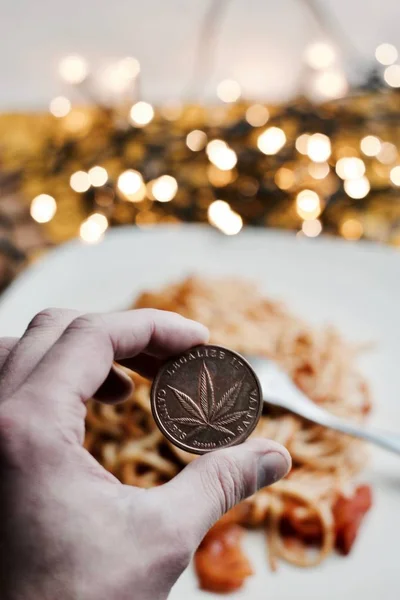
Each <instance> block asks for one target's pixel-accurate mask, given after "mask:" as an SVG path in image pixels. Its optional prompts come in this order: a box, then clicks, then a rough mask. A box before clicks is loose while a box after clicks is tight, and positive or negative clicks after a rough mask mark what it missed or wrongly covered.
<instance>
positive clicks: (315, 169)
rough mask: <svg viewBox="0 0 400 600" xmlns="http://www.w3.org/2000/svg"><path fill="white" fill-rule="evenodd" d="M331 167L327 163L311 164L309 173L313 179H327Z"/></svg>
mask: <svg viewBox="0 0 400 600" xmlns="http://www.w3.org/2000/svg"><path fill="white" fill-rule="evenodd" d="M329 171H330V169H329V165H328V163H327V162H310V164H309V165H308V172H309V174H310V175H311V177H312V178H313V179H325V177H327V176H328V175H329Z"/></svg>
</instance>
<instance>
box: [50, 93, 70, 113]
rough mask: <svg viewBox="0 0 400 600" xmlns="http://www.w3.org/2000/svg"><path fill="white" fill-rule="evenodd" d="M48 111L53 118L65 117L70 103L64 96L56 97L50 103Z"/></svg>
mask: <svg viewBox="0 0 400 600" xmlns="http://www.w3.org/2000/svg"><path fill="white" fill-rule="evenodd" d="M49 110H50V112H51V114H52V115H53V116H54V117H57V118H61V117H66V116H67V114H68V113H69V112H70V110H71V102H70V100H68V98H65V96H57V97H56V98H53V100H52V101H51V102H50V106H49Z"/></svg>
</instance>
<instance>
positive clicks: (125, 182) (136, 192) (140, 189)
mask: <svg viewBox="0 0 400 600" xmlns="http://www.w3.org/2000/svg"><path fill="white" fill-rule="evenodd" d="M117 188H118V190H119V191H120V192H121V194H122V195H123V196H124V197H125V199H126V200H129V201H130V202H141V201H142V200H143V199H144V197H145V195H146V186H145V184H144V182H143V177H142V176H141V174H140V173H139V171H135V170H134V169H128V170H127V171H124V172H123V173H121V174H120V176H119V177H118V180H117Z"/></svg>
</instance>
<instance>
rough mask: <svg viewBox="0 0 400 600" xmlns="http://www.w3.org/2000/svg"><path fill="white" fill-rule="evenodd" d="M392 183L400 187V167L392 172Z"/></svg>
mask: <svg viewBox="0 0 400 600" xmlns="http://www.w3.org/2000/svg"><path fill="white" fill-rule="evenodd" d="M390 181H391V182H392V183H393V184H394V185H397V186H400V165H397V166H396V167H393V169H391V170H390Z"/></svg>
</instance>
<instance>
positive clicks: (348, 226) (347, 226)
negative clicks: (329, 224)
mask: <svg viewBox="0 0 400 600" xmlns="http://www.w3.org/2000/svg"><path fill="white" fill-rule="evenodd" d="M363 232H364V230H363V226H362V224H361V223H360V221H359V220H358V219H346V220H345V221H343V222H342V224H341V225H340V233H341V234H342V236H343V237H344V238H345V239H346V240H359V239H360V237H361V236H362V234H363Z"/></svg>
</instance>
